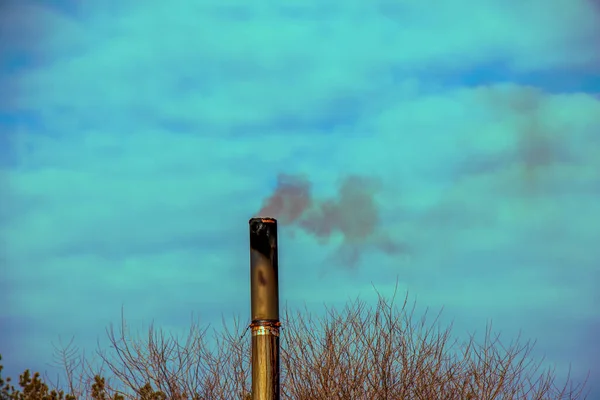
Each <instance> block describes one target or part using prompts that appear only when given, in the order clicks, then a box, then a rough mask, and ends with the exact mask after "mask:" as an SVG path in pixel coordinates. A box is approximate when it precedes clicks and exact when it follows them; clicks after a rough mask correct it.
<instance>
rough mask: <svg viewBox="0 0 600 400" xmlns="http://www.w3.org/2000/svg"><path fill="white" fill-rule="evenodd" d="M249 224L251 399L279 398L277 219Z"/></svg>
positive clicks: (274, 399)
mask: <svg viewBox="0 0 600 400" xmlns="http://www.w3.org/2000/svg"><path fill="white" fill-rule="evenodd" d="M249 224H250V310H251V316H252V323H251V324H250V328H251V330H252V356H251V359H252V399H253V400H279V369H280V368H279V327H280V326H281V323H280V322H279V277H278V255H277V221H276V220H275V219H274V218H252V219H251V220H250V221H249Z"/></svg>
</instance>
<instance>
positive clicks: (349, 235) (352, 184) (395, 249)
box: [258, 174, 407, 267]
mask: <svg viewBox="0 0 600 400" xmlns="http://www.w3.org/2000/svg"><path fill="white" fill-rule="evenodd" d="M378 187H379V185H378V184H377V182H376V181H374V180H372V179H369V178H365V177H360V176H348V177H346V178H345V179H344V180H343V181H342V182H341V184H340V187H339V189H338V193H337V196H336V198H331V199H314V198H313V197H312V195H311V183H310V181H309V180H308V179H307V178H305V177H303V176H298V175H286V174H281V175H279V176H278V178H277V186H276V188H275V192H274V193H273V194H272V195H271V196H270V197H269V198H267V199H266V200H265V202H264V205H263V207H262V208H261V210H260V211H259V212H258V215H261V216H271V217H274V218H277V219H278V220H279V222H280V223H281V224H282V225H288V226H292V227H295V228H298V229H301V230H303V231H304V232H306V233H308V234H310V235H313V236H314V237H316V238H317V239H318V240H319V242H321V243H326V242H328V241H329V239H330V238H332V237H333V236H334V235H340V236H341V238H342V240H343V242H342V245H341V247H340V249H339V250H338V257H339V258H340V261H343V263H344V264H345V265H346V266H348V267H354V266H356V264H357V263H358V261H359V260H360V257H361V254H362V253H363V252H364V251H365V250H366V249H377V250H379V251H381V252H384V253H386V254H399V253H405V252H406V251H407V246H406V244H404V243H399V242H396V241H394V240H393V239H392V238H391V237H390V236H389V235H387V234H385V233H384V232H382V231H381V229H380V228H379V223H380V220H379V209H378V207H377V203H376V201H375V194H376V192H377V190H378Z"/></svg>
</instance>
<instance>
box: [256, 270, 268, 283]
mask: <svg viewBox="0 0 600 400" xmlns="http://www.w3.org/2000/svg"><path fill="white" fill-rule="evenodd" d="M258 283H259V284H260V285H262V286H264V285H266V284H267V279H266V278H265V273H264V272H263V271H261V270H259V271H258Z"/></svg>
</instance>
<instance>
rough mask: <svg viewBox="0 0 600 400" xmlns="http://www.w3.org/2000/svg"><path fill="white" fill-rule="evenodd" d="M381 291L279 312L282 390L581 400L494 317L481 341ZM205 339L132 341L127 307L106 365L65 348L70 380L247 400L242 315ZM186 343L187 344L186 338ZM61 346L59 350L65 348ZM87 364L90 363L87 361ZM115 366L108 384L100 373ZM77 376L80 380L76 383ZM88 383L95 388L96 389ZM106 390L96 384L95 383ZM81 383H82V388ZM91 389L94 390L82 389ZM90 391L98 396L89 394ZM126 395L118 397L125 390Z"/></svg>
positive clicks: (159, 393)
mask: <svg viewBox="0 0 600 400" xmlns="http://www.w3.org/2000/svg"><path fill="white" fill-rule="evenodd" d="M396 293H397V286H396V290H395V291H394V295H393V297H392V298H391V299H386V298H384V297H383V296H381V295H380V294H379V293H378V302H377V305H376V306H375V307H372V306H371V307H369V306H368V305H367V304H366V303H365V302H363V301H360V300H358V299H357V300H355V301H353V302H349V303H348V304H347V305H346V307H345V308H344V310H343V311H337V310H335V309H334V308H331V309H326V315H325V316H324V317H322V318H313V316H311V314H310V313H309V312H308V311H307V310H305V312H304V313H303V312H301V311H296V312H293V313H292V312H290V311H289V310H288V308H287V307H286V308H285V310H284V312H283V316H282V325H283V327H284V328H283V329H282V336H281V337H282V341H281V372H282V377H281V397H282V398H283V399H294V400H304V399H306V400H308V399H310V400H319V399H323V400H325V399H326V400H336V399H340V400H342V399H344V400H347V399H369V400H370V399H390V400H394V399H403V400H426V399H427V400H428V399H443V400H463V399H473V400H475V399H477V400H488V399H489V400H492V399H495V400H509V399H510V400H517V399H531V400H546V399H548V400H550V399H552V400H555V399H584V398H586V396H585V394H584V392H583V389H584V386H585V382H584V383H583V384H581V385H575V386H574V385H573V384H572V383H571V382H570V380H567V383H566V384H565V385H564V386H562V387H556V386H555V384H554V381H555V376H554V371H553V370H550V369H549V370H546V371H540V366H541V361H540V362H537V363H534V362H533V361H532V360H531V357H530V356H531V351H532V349H533V344H531V343H530V342H527V343H525V344H519V338H517V340H515V341H513V342H511V343H510V344H509V345H508V346H505V345H503V344H502V343H501V341H500V335H495V334H493V333H492V329H491V324H488V326H487V327H486V331H485V338H484V340H483V342H482V343H477V341H476V340H475V336H471V337H470V339H469V340H468V341H467V342H466V343H459V342H458V341H457V340H451V336H450V330H451V326H449V327H448V328H446V329H441V327H440V324H439V322H438V318H439V314H438V316H437V317H436V318H435V319H434V320H433V322H431V323H428V322H427V313H425V316H423V317H422V318H420V319H419V320H415V319H414V310H415V304H413V306H412V308H410V307H408V294H407V295H406V297H405V298H404V301H403V303H402V304H401V305H400V306H398V305H397V304H396V302H395V300H396ZM223 325H224V330H223V331H222V332H220V333H218V332H215V336H214V337H215V343H214V345H212V346H211V345H209V344H208V341H207V340H206V332H207V330H208V328H206V329H200V327H199V325H198V323H197V322H194V321H192V324H191V327H190V330H189V332H188V334H187V336H186V337H185V338H184V340H183V341H181V340H179V339H178V338H177V337H175V336H173V335H165V333H164V332H163V330H160V329H158V330H157V329H155V328H154V326H150V328H149V330H148V335H147V338H145V339H144V338H141V337H137V338H135V339H133V338H132V337H131V335H129V334H128V333H127V329H126V328H127V327H126V324H125V318H124V316H123V315H122V321H121V327H120V330H119V332H118V333H116V332H115V330H114V327H112V326H111V327H110V329H109V330H107V331H108V336H109V339H110V342H111V349H112V352H111V353H112V354H111V355H109V354H107V352H105V351H98V355H99V356H100V359H101V360H102V368H101V369H100V370H97V369H96V370H95V371H92V367H91V366H90V364H87V367H85V368H83V370H84V372H83V373H82V375H81V377H80V378H79V379H77V380H76V379H75V378H74V372H73V370H74V364H73V363H71V362H70V361H69V360H70V357H69V356H70V355H72V352H66V353H62V358H61V357H59V361H62V364H63V365H64V367H65V369H66V375H67V378H68V379H67V381H68V382H67V386H68V389H70V390H71V392H72V393H76V395H77V397H81V396H83V397H86V398H90V397H91V398H94V399H96V398H100V397H98V396H99V395H98V392H99V391H103V393H105V394H104V396H105V397H102V398H103V399H117V398H123V399H161V398H166V399H210V400H213V399H214V400H221V399H223V400H231V399H234V398H239V399H249V398H250V395H249V392H250V387H251V385H250V384H251V383H250V379H251V371H250V337H249V336H244V333H245V330H246V327H245V326H242V325H241V324H240V321H239V319H236V320H235V321H234V324H233V327H232V328H231V327H228V326H227V324H225V323H223ZM180 343H182V344H180ZM60 354H61V353H59V355H60ZM83 365H84V366H86V364H83ZM104 366H106V367H107V371H106V372H110V375H112V379H111V380H110V381H109V382H104V381H102V382H101V384H100V383H99V381H98V379H99V377H100V376H103V375H104V372H105V371H104V370H103V369H104ZM76 383H79V385H77V384H76ZM90 388H95V389H94V390H95V391H96V392H95V393H92V391H91V390H90ZM99 388H100V389H99ZM84 390H86V391H85V392H84ZM84 393H87V394H88V395H84ZM90 393H92V394H93V395H90ZM119 396H122V397H119Z"/></svg>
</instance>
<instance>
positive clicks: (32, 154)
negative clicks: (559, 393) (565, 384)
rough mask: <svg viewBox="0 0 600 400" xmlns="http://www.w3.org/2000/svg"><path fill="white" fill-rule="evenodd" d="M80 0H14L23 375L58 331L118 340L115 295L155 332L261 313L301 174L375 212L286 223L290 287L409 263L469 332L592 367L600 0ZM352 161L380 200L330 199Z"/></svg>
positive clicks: (13, 108) (11, 316)
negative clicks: (254, 293) (259, 244)
mask: <svg viewBox="0 0 600 400" xmlns="http://www.w3.org/2000/svg"><path fill="white" fill-rule="evenodd" d="M82 3H83V2H77V1H72V0H71V1H27V0H23V1H15V0H13V1H10V0H9V1H5V2H3V5H2V6H0V26H2V31H1V32H0V35H2V36H1V39H0V52H1V53H0V54H1V63H0V66H1V68H2V69H1V70H0V87H2V88H3V89H2V96H0V155H1V164H0V173H1V174H2V177H1V179H2V181H1V185H2V187H1V189H2V192H1V196H2V197H1V198H0V200H1V201H2V208H1V210H0V211H1V213H0V239H1V240H2V245H3V247H2V252H3V253H2V254H1V256H2V257H1V259H0V260H1V262H2V274H3V275H2V279H1V280H0V293H1V294H0V296H2V297H1V300H2V303H3V304H4V305H5V306H4V307H2V310H1V311H0V321H1V322H2V323H1V328H0V352H1V353H2V354H3V358H4V360H3V362H4V364H5V366H6V370H5V372H6V373H7V375H11V376H16V375H18V373H20V372H22V371H23V370H24V369H25V368H33V369H36V370H41V371H43V370H46V371H49V372H50V373H52V372H53V371H54V369H53V368H52V367H50V366H48V365H47V363H50V362H51V360H52V358H51V356H52V343H53V342H54V343H56V342H57V341H58V337H59V336H60V337H62V338H70V337H71V336H72V335H75V343H76V344H77V345H79V346H80V347H81V348H84V349H89V350H93V349H95V348H96V339H100V342H101V343H106V340H105V339H106V334H105V327H106V326H107V325H108V324H109V323H110V322H117V321H118V320H119V317H120V311H121V306H122V305H123V306H124V309H125V315H126V317H127V319H128V320H129V321H130V322H131V324H132V326H133V327H139V328H140V329H141V327H142V323H148V322H149V321H151V320H153V319H154V320H155V322H156V323H157V324H158V325H160V326H162V327H165V328H166V329H173V330H184V329H185V328H186V326H187V325H188V323H189V316H190V313H191V312H194V313H195V314H197V315H198V316H199V317H200V318H201V320H202V321H204V322H206V323H214V324H216V325H217V326H220V325H219V324H220V323H221V316H222V315H223V316H225V319H226V320H228V321H229V320H231V319H232V317H233V316H234V315H239V316H240V317H241V318H242V319H244V318H249V311H250V310H249V303H248V301H249V271H248V264H249V256H248V237H247V236H248V226H247V221H248V219H249V218H250V217H252V216H254V215H255V214H256V213H257V212H258V210H260V209H261V207H262V206H263V205H264V202H265V200H266V198H268V197H269V196H270V195H271V194H272V193H273V192H274V190H276V188H277V179H278V176H279V175H281V174H288V175H293V176H298V177H303V179H306V180H308V181H309V182H310V183H311V188H312V192H311V196H313V198H314V199H315V200H314V201H315V202H317V203H319V202H323V201H326V200H327V199H330V200H332V201H333V203H332V204H335V205H336V207H338V211H339V212H338V213H337V214H336V215H338V216H339V215H341V216H342V217H343V219H344V220H345V221H348V220H351V219H352V218H357V219H360V218H362V217H364V215H365V212H366V211H365V210H367V209H368V210H369V212H372V213H374V215H375V216H376V217H377V218H378V221H379V222H378V225H377V226H376V228H374V230H373V232H370V234H369V235H367V236H360V237H358V238H354V239H353V240H354V241H352V240H349V238H348V235H347V232H345V231H343V230H341V229H338V230H334V231H333V233H332V234H331V235H330V237H328V239H329V240H328V241H324V240H321V239H323V238H319V237H316V235H314V234H313V233H311V231H310V230H307V229H302V225H301V224H297V223H295V224H291V225H285V224H281V226H280V247H281V250H280V291H281V294H280V297H281V299H282V301H283V302H287V303H288V304H289V306H290V307H291V308H295V307H300V306H302V305H303V304H304V303H306V304H307V306H308V307H309V309H310V310H312V311H313V312H314V313H315V314H320V313H322V312H323V310H324V308H323V304H324V303H325V304H328V305H338V304H343V303H345V302H346V300H348V299H350V298H355V297H356V296H360V297H361V298H362V299H364V300H366V301H375V300H376V293H375V292H374V290H373V288H372V285H375V286H376V287H377V288H378V290H379V291H380V292H382V293H384V294H386V293H387V294H391V292H392V290H393V287H394V282H395V280H396V279H398V280H399V283H400V288H401V289H402V290H403V291H404V290H408V291H409V294H410V295H412V296H413V298H416V299H417V302H418V305H419V306H420V307H422V308H425V307H430V308H432V309H434V310H439V309H440V308H441V307H444V312H443V314H442V316H443V318H442V320H443V321H445V322H450V321H454V323H455V325H454V330H453V332H454V333H455V334H456V335H457V336H459V337H466V333H467V332H469V331H474V330H477V331H478V332H481V331H483V330H484V329H485V324H486V321H488V320H490V319H491V320H492V321H493V324H494V329H496V330H498V331H501V332H503V336H504V337H506V338H511V337H514V336H516V334H517V333H518V332H519V331H521V332H522V336H523V337H524V338H526V339H527V338H531V339H536V340H537V345H536V351H535V354H536V356H538V357H541V356H542V355H545V357H546V361H547V363H548V364H547V365H550V364H555V365H556V366H557V374H558V375H559V376H563V377H564V375H565V373H566V371H567V369H568V367H569V363H570V365H571V367H572V376H574V377H575V379H576V380H577V379H581V378H582V377H584V376H585V374H586V372H587V371H588V370H590V380H591V381H594V380H596V381H600V370H599V369H598V366H597V364H596V365H594V360H597V359H600V342H598V340H597V339H594V338H595V337H599V336H600V311H599V310H600V307H599V304H600V296H599V294H598V290H597V287H598V282H600V253H599V252H598V247H597V242H598V238H599V237H600V221H599V219H600V203H598V201H597V198H598V195H599V194H600V173H599V172H598V171H600V136H599V135H598V132H599V130H600V97H599V93H600V52H598V51H597V46H598V41H599V39H600V10H599V9H598V8H597V5H594V3H593V2H592V1H587V0H550V1H549V0H543V1H542V0H531V1H507V0H498V1H494V0H486V1H475V0H455V1H450V0H448V1H442V2H438V4H436V7H435V8H433V7H432V6H430V5H429V3H427V2H422V1H410V0H394V1H392V0H370V1H366V0H346V1H343V2H342V1H331V0H327V1H323V0H319V1H316V0H314V1H313V0H302V1H300V0H290V1H286V2H284V3H285V5H281V2H272V1H265V0H262V1H257V2H252V5H250V4H249V3H248V2H246V1H240V0H228V1H222V0H220V1H216V0H210V1H209V0H206V1H184V0H174V1H171V2H164V1H158V0H145V1H144V2H134V1H88V2H85V5H82ZM352 176H360V177H362V181H360V182H363V183H359V184H356V186H355V187H354V189H353V190H354V192H353V193H357V196H358V197H360V198H361V199H363V200H364V199H367V200H368V201H369V202H373V203H369V204H370V206H369V207H367V208H365V207H358V206H356V205H355V204H356V203H353V202H351V201H349V202H344V201H341V200H339V198H340V192H339V185H340V183H341V182H343V181H344V179H346V178H348V177H352ZM366 183H369V185H370V184H371V183H374V185H372V186H373V187H372V188H371V187H370V186H369V185H367V184H366ZM367 186H369V188H367ZM371 189H372V190H371ZM361 196H362V197H361ZM336 199H337V200H336ZM358 203H360V202H358ZM361 204H362V203H361ZM307 215H308V214H307ZM276 216H277V215H276ZM277 217H278V216H277ZM344 235H346V236H344ZM382 237H387V238H390V240H392V241H394V242H396V243H401V244H403V245H404V246H405V247H406V248H407V249H410V252H399V253H398V252H397V253H386V252H385V251H382V250H381V248H379V247H377V245H376V243H377V240H379V239H378V238H382ZM349 242H351V243H350V245H351V246H350V247H351V249H352V251H355V252H356V253H357V254H358V255H359V257H357V259H356V261H355V263H354V264H352V265H348V264H344V262H343V260H344V257H342V258H340V257H337V256H339V255H344V251H347V250H348V248H349V247H348V243H349ZM408 253H410V254H408ZM307 261H308V262H307ZM218 282H221V283H218ZM591 387H592V389H593V390H594V393H597V395H598V396H599V398H600V387H599V386H598V385H595V386H594V385H593V384H592V386H591Z"/></svg>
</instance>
